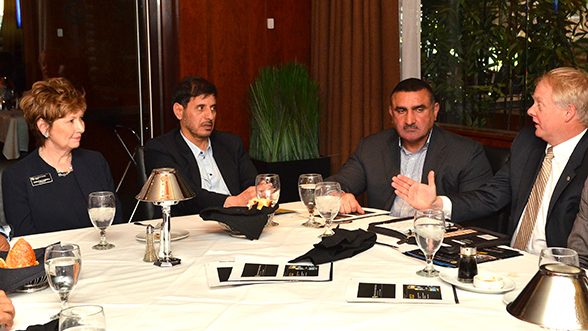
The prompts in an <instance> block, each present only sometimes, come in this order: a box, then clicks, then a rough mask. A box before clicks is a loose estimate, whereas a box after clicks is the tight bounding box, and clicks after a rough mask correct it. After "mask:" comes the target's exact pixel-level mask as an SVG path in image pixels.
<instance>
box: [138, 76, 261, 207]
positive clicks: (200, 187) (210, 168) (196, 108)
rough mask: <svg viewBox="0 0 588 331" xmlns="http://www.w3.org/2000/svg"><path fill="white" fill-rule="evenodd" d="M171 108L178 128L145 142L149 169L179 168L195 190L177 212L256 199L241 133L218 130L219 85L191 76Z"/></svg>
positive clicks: (184, 83)
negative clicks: (217, 93) (216, 123)
mask: <svg viewBox="0 0 588 331" xmlns="http://www.w3.org/2000/svg"><path fill="white" fill-rule="evenodd" d="M172 107H173V111H174V115H175V116H176V118H177V119H178V120H179V121H180V128H179V129H174V130H172V131H170V132H168V133H166V134H164V135H162V136H160V137H157V138H155V139H153V140H151V141H149V142H148V143H147V144H146V145H145V168H146V170H147V173H150V172H151V170H153V169H155V168H162V167H171V168H175V169H176V170H177V171H178V172H179V173H180V174H181V176H182V177H183V178H184V179H186V181H187V182H188V184H189V185H190V187H191V188H192V190H193V191H194V192H195V193H196V196H195V197H194V198H193V199H190V200H186V201H182V202H180V203H179V204H178V206H176V207H174V209H173V210H174V214H178V215H188V214H196V213H199V212H200V210H202V209H204V208H206V207H222V206H224V207H232V206H245V205H247V202H248V201H249V200H250V199H251V198H254V197H255V187H254V186H253V185H254V184H255V176H256V175H257V170H256V169H255V166H254V165H253V163H252V162H251V159H250V158H249V156H248V154H247V153H246V152H245V149H244V147H243V142H242V141H241V139H240V138H239V137H238V136H237V135H234V134H231V133H227V132H221V131H217V130H214V123H215V119H216V87H215V86H214V85H213V84H212V83H210V82H208V81H206V80H205V79H203V78H200V77H187V78H185V79H184V80H183V81H182V82H181V83H180V85H179V86H178V87H177V88H176V91H175V93H174V97H173V106H172Z"/></svg>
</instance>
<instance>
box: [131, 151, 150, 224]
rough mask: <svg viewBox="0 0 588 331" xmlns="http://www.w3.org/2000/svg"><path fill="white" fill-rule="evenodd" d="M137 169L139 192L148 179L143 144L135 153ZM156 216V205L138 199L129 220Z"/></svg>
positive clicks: (134, 158)
mask: <svg viewBox="0 0 588 331" xmlns="http://www.w3.org/2000/svg"><path fill="white" fill-rule="evenodd" d="M133 160H134V161H135V165H136V169H137V183H138V184H139V185H138V186H139V187H138V190H137V192H139V191H140V190H141V188H142V187H143V185H144V184H145V182H146V181H147V173H146V172H145V149H144V147H143V146H137V148H136V149H135V154H134V155H133ZM154 217H155V206H154V205H153V204H152V203H149V202H143V201H138V200H137V204H136V205H135V210H134V211H133V214H131V217H130V218H129V222H131V221H132V220H133V219H134V220H147V219H152V218H154Z"/></svg>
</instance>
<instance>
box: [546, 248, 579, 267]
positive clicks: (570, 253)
mask: <svg viewBox="0 0 588 331" xmlns="http://www.w3.org/2000/svg"><path fill="white" fill-rule="evenodd" d="M549 263H555V264H565V265H571V266H575V267H579V266H580V259H579V258H578V253H577V252H576V251H575V250H573V249H571V248H563V247H548V248H543V249H542V250H541V254H540V255H539V266H542V265H544V264H549Z"/></svg>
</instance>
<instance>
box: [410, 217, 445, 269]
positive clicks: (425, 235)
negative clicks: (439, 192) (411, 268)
mask: <svg viewBox="0 0 588 331" xmlns="http://www.w3.org/2000/svg"><path fill="white" fill-rule="evenodd" d="M414 232H415V238H416V242H417V244H418V246H419V248H420V249H421V251H423V254H424V255H425V259H426V261H427V266H426V267H425V268H424V269H422V270H419V271H417V275H419V276H424V277H437V276H438V275H439V271H437V270H435V268H434V267H433V257H434V256H435V253H437V250H439V247H441V243H442V242H443V237H444V235H445V216H444V215H443V211H442V210H438V209H426V210H417V211H416V213H415V215H414Z"/></svg>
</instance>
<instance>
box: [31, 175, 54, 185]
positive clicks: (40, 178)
mask: <svg viewBox="0 0 588 331" xmlns="http://www.w3.org/2000/svg"><path fill="white" fill-rule="evenodd" d="M29 180H30V181H31V185H32V186H33V187H35V186H41V185H45V184H49V183H53V177H51V174H50V173H45V174H42V175H36V176H33V177H29Z"/></svg>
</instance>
